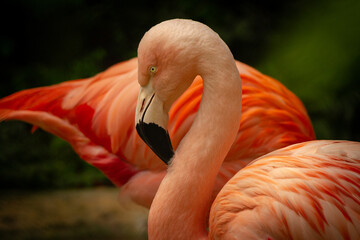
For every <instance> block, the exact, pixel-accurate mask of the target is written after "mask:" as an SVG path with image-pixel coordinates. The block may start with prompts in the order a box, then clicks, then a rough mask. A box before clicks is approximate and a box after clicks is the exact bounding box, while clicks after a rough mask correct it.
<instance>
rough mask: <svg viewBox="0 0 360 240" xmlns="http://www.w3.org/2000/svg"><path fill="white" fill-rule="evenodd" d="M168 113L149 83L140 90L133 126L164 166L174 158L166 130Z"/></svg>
mask: <svg viewBox="0 0 360 240" xmlns="http://www.w3.org/2000/svg"><path fill="white" fill-rule="evenodd" d="M168 121H169V117H168V113H167V112H166V111H165V110H164V104H163V102H162V101H161V100H160V99H159V98H158V97H157V96H156V94H155V92H154V90H153V88H152V84H151V81H149V83H148V84H147V85H146V86H144V87H141V88H140V92H139V96H138V101H137V105H136V112H135V126H136V130H137V132H138V134H139V136H140V137H141V138H142V140H143V141H144V142H145V143H146V144H147V145H148V146H149V147H150V148H151V150H152V151H153V152H154V153H155V154H156V155H157V156H158V157H159V158H160V159H161V160H162V161H163V162H164V163H166V164H169V161H170V160H171V158H172V157H173V156H174V150H173V147H172V145H171V141H170V136H169V133H168V131H167V130H166V129H167V124H168Z"/></svg>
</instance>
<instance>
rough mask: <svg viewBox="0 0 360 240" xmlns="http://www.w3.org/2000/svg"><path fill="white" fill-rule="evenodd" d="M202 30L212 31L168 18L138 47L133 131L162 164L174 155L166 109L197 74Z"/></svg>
mask: <svg viewBox="0 0 360 240" xmlns="http://www.w3.org/2000/svg"><path fill="white" fill-rule="evenodd" d="M204 32H210V33H211V34H216V33H215V32H213V31H212V30H211V29H210V28H209V27H207V26H206V25H204V24H201V23H199V22H194V21H191V20H180V19H174V20H168V21H165V22H162V23H160V24H158V25H156V26H154V27H152V28H151V29H150V30H149V31H148V32H146V33H145V35H144V36H143V38H142V40H141V41H140V44H139V47H138V82H139V84H140V86H141V88H140V92H139V96H138V102H137V107H136V114H135V125H136V130H137V132H138V134H139V135H140V137H141V138H142V139H143V140H144V142H145V143H146V144H147V145H148V146H149V147H150V148H151V149H152V150H153V151H154V153H155V154H156V155H157V156H158V157H159V158H160V159H161V160H162V161H164V162H165V163H166V164H168V163H169V161H170V160H171V158H172V157H173V155H174V151H173V148H172V145H171V141H170V137H169V134H168V131H167V130H166V129H167V125H168V112H169V109H170V107H171V105H172V103H173V102H174V101H175V100H176V99H177V98H178V97H179V96H180V95H181V94H182V93H183V92H184V91H185V90H186V89H187V88H188V87H189V86H190V84H191V83H192V81H193V80H194V78H195V77H196V76H197V75H199V74H201V71H200V69H201V67H200V65H201V64H202V61H203V56H204V55H203V54H202V51H203V49H206V47H204V44H207V41H206V37H205V38H204ZM205 35H206V34H205ZM207 35H208V34H207Z"/></svg>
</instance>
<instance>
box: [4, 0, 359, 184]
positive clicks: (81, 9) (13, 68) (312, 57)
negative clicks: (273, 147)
mask: <svg viewBox="0 0 360 240" xmlns="http://www.w3.org/2000/svg"><path fill="white" fill-rule="evenodd" d="M1 5H2V7H1V8H2V11H1V12H2V14H1V15H0V18H1V21H0V22H1V23H0V24H1V34H0V58H1V65H0V66H1V88H0V97H4V96H7V95H9V94H11V93H13V92H16V91H19V90H22V89H26V88H33V87H38V86H44V85H50V84H56V83H59V82H62V81H65V80H70V79H77V78H86V77H90V76H92V75H94V74H96V73H98V72H100V71H103V70H105V69H106V68H107V67H109V66H111V65H112V64H115V63H117V62H119V61H123V60H126V59H129V58H132V57H135V56H136V50H137V45H138V42H139V41H140V39H141V37H142V35H143V34H144V33H145V31H147V30H148V29H149V28H150V27H151V26H153V25H155V24H156V23H159V22H161V21H163V20H166V19H170V18H176V17H179V18H191V19H194V20H198V21H201V22H203V23H205V24H207V25H209V26H210V27H211V28H213V29H214V30H215V31H216V32H218V33H219V34H220V36H221V37H222V38H223V39H224V40H225V42H226V43H227V44H228V45H229V47H230V49H231V50H232V52H233V54H234V56H235V58H236V59H238V60H240V61H242V62H245V63H247V64H249V65H251V66H253V67H255V68H257V69H259V70H260V71H262V72H263V73H265V74H267V75H270V76H272V77H274V78H276V79H278V80H279V81H281V82H282V83H283V84H284V85H285V86H287V87H288V88H289V89H290V90H292V91H293V92H294V93H295V94H297V95H298V96H299V97H300V99H301V100H302V101H303V102H304V104H305V106H306V108H307V109H308V112H309V114H310V117H311V119H312V122H313V125H314V128H315V131H316V135H317V138H318V139H347V140H358V141H359V140H360V129H359V123H360V91H359V89H360V88H359V86H360V81H359V79H358V76H359V75H360V1H358V0H343V1H340V0H339V1H334V0H330V1H329V0H327V1H326V0H320V1H310V0H305V1H299V0H295V1H285V0H284V1H267V0H255V1H242V0H240V1H239V0H238V1H236V2H235V4H231V5H230V4H227V3H226V1H224V0H222V1H190V0H185V1H178V2H171V1H165V2H160V1H127V2H123V1H115V0H113V1H110V0H107V1H101V2H100V1H85V0H51V1H47V0H27V1H21V0H18V1H4V2H2V4H1ZM30 130H31V126H30V125H28V124H24V123H21V122H2V123H0V188H1V189H54V188H56V189H58V188H73V187H91V186H96V185H109V184H110V183H109V181H108V180H107V179H106V178H105V177H104V176H103V175H102V174H101V173H100V172H99V171H98V170H96V169H95V168H93V167H91V166H89V165H87V164H86V163H84V162H83V161H82V160H80V159H79V157H78V156H77V155H76V154H75V153H74V152H73V151H72V149H71V147H70V146H69V145H68V144H67V143H66V142H64V141H62V140H61V139H59V138H56V137H54V136H52V135H50V134H48V133H45V132H43V131H41V130H38V131H36V132H35V133H34V134H31V133H30Z"/></svg>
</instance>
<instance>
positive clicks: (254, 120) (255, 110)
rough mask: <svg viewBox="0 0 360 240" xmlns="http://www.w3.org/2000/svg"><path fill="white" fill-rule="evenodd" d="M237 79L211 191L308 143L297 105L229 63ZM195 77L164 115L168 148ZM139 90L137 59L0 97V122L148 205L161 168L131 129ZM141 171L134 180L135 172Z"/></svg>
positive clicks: (178, 131) (195, 87) (184, 116)
mask: <svg viewBox="0 0 360 240" xmlns="http://www.w3.org/2000/svg"><path fill="white" fill-rule="evenodd" d="M236 64H237V67H238V69H239V72H240V75H241V78H242V79H243V108H242V111H243V113H242V118H241V126H240V129H239V131H238V134H237V138H236V141H235V142H234V144H233V146H232V148H231V150H230V152H229V154H228V156H227V157H226V159H225V162H224V164H223V166H222V168H221V170H220V173H219V177H218V181H217V187H216V188H215V190H214V193H215V195H216V193H217V192H218V191H219V190H220V189H221V187H222V186H223V185H224V184H225V182H226V181H227V180H228V179H230V178H231V177H232V176H233V175H234V174H235V173H236V172H237V171H238V170H239V169H241V168H242V167H244V166H246V165H247V164H248V163H249V162H250V161H251V160H253V159H255V158H256V157H259V156H261V155H263V154H266V153H268V152H271V151H273V150H275V149H279V148H281V147H284V146H287V145H290V144H294V143H297V142H302V141H307V140H312V139H314V132H313V129H312V126H311V122H310V119H309V117H308V116H307V113H306V110H305V108H304V106H303V105H302V103H301V101H300V100H299V99H298V98H297V97H296V96H295V95H294V94H292V93H291V92H290V91H289V90H288V89H286V88H285V87H284V86H283V85H282V84H281V83H279V82H278V81H276V80H274V79H272V78H270V77H267V76H265V75H263V74H261V73H260V72H258V71H256V70H255V69H253V68H251V67H249V66H247V65H245V64H243V63H240V62H236ZM202 88H203V85H202V79H201V77H197V78H196V79H195V80H194V82H193V84H192V85H191V86H190V88H189V89H187V90H186V91H185V93H184V94H183V95H182V96H181V97H180V98H179V99H178V100H177V101H176V102H175V103H174V104H173V106H172V107H171V109H170V112H169V133H170V136H171V139H172V143H173V145H174V148H175V149H176V147H177V145H178V144H179V142H180V141H181V139H182V138H183V137H184V136H185V134H186V133H187V132H188V130H189V129H190V127H191V125H192V122H193V120H194V118H195V115H196V112H197V110H198V108H199V105H200V101H201V96H202ZM138 91H139V85H138V83H137V59H136V58H134V59H131V60H129V61H125V62H121V63H118V64H116V65H114V66H112V67H110V68H109V69H107V70H106V71H104V72H102V73H99V74H97V75H96V76H94V77H91V78H88V79H82V80H74V81H67V82H64V83H60V84H57V85H53V86H48V87H41V88H35V89H28V90H23V91H20V92H17V93H15V94H13V95H10V96H8V97H5V98H3V99H0V121H1V120H21V121H25V122H29V123H31V124H33V125H35V126H39V127H41V128H43V129H44V130H46V131H48V132H50V133H52V134H54V135H57V136H59V137H61V138H63V139H65V140H66V141H68V142H69V143H70V144H71V145H72V147H73V148H74V150H75V151H76V152H77V154H78V155H79V156H80V157H81V158H82V159H84V160H85V161H86V162H88V163H90V164H92V165H93V166H95V167H97V168H98V169H100V170H101V171H102V172H103V173H104V174H105V175H106V176H107V177H108V178H109V179H110V180H111V181H112V182H113V183H114V184H115V185H117V186H123V185H124V184H126V186H125V187H124V188H123V190H124V191H125V192H126V194H129V195H130V197H131V198H132V199H133V200H135V201H136V202H138V203H141V204H143V205H146V206H149V205H150V203H151V201H152V199H153V197H154V195H155V193H156V190H157V187H158V185H159V184H160V182H161V180H162V178H163V176H164V175H165V169H166V166H165V164H163V163H162V161H160V159H159V158H158V157H157V156H156V155H155V154H154V153H153V152H152V151H151V150H150V149H149V148H148V147H147V145H146V144H145V143H143V141H142V140H141V139H140V138H139V137H138V135H137V133H136V131H135V127H134V121H133V119H134V114H135V108H136V100H137V94H138ZM139 173H141V174H139Z"/></svg>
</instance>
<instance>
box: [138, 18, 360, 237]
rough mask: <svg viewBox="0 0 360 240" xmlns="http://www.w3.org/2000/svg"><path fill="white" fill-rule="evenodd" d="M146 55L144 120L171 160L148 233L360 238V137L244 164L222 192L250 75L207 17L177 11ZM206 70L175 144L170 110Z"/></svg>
mask: <svg viewBox="0 0 360 240" xmlns="http://www.w3.org/2000/svg"><path fill="white" fill-rule="evenodd" d="M138 61H139V75H138V78H139V79H138V81H139V84H140V85H141V89H140V92H139V98H138V103H137V109H136V115H135V123H136V129H137V130H138V133H139V135H140V136H141V137H142V139H143V140H144V141H145V142H146V143H147V144H148V145H149V146H150V147H151V149H152V150H153V151H154V152H155V153H157V155H158V156H159V157H161V159H163V161H165V162H168V163H169V166H168V169H167V174H166V176H165V177H164V179H163V180H162V182H161V184H160V186H159V189H158V191H157V193H156V195H155V198H154V200H153V202H152V205H151V208H150V212H149V220H148V232H149V239H207V238H210V239H360V143H358V142H350V141H329V140H328V141H325V140H323V141H308V142H303V143H299V144H295V145H291V146H288V147H285V148H283V149H280V150H276V151H274V152H272V153H269V154H267V155H264V156H262V157H260V158H258V159H256V160H254V161H253V162H251V163H250V164H249V165H247V166H246V167H245V168H243V169H242V170H240V171H239V172H238V173H237V174H236V175H235V176H234V177H232V178H231V179H230V180H229V182H228V183H226V184H225V186H224V187H223V188H222V190H221V191H220V192H219V194H218V195H217V197H216V199H215V201H214V202H213V201H212V199H213V197H212V196H213V189H214V185H215V183H216V179H217V176H218V173H219V170H220V169H221V166H222V164H223V161H224V159H225V158H226V156H227V155H228V153H229V150H230V149H231V146H232V144H233V142H234V140H235V139H236V137H237V133H238V129H239V124H242V122H241V120H240V115H241V102H242V101H241V97H242V96H241V92H242V86H241V79H240V77H239V72H238V68H237V66H236V63H235V61H234V59H233V56H232V54H231V52H230V50H229V48H228V47H227V45H226V44H225V43H224V42H223V41H222V40H221V39H220V37H219V36H218V35H217V34H216V33H215V32H213V31H212V30H211V29H210V28H208V27H207V26H206V25H203V24H201V23H198V22H194V21H191V20H170V21H166V22H163V23H160V24H158V25H156V26H155V27H153V28H152V29H150V30H149V31H148V32H147V33H146V34H145V35H144V37H143V39H142V40H141V42H140V44H139V48H138ZM197 75H201V77H202V78H203V80H204V90H203V96H202V100H201V104H200V107H199V110H198V112H197V115H196V118H195V120H194V122H193V124H192V126H191V128H190V130H189V131H188V132H187V134H186V135H185V136H184V137H183V138H182V140H181V142H180V143H179V144H178V146H177V149H176V151H175V153H174V152H173V150H172V147H171V142H170V139H169V135H168V132H167V130H165V129H166V128H167V125H168V123H167V121H168V120H167V119H168V110H169V108H170V106H171V104H172V102H173V101H174V100H175V99H176V98H177V97H178V96H180V95H181V93H182V92H183V91H184V90H185V89H186V88H187V87H188V86H190V85H191V82H192V80H193V79H194V78H195V77H196V76H197ZM244 124H246V122H245V123H244ZM253 126H254V125H253ZM254 127H256V126H254ZM209 214H210V216H209ZM208 216H209V218H208ZM207 219H209V232H208V231H207Z"/></svg>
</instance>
